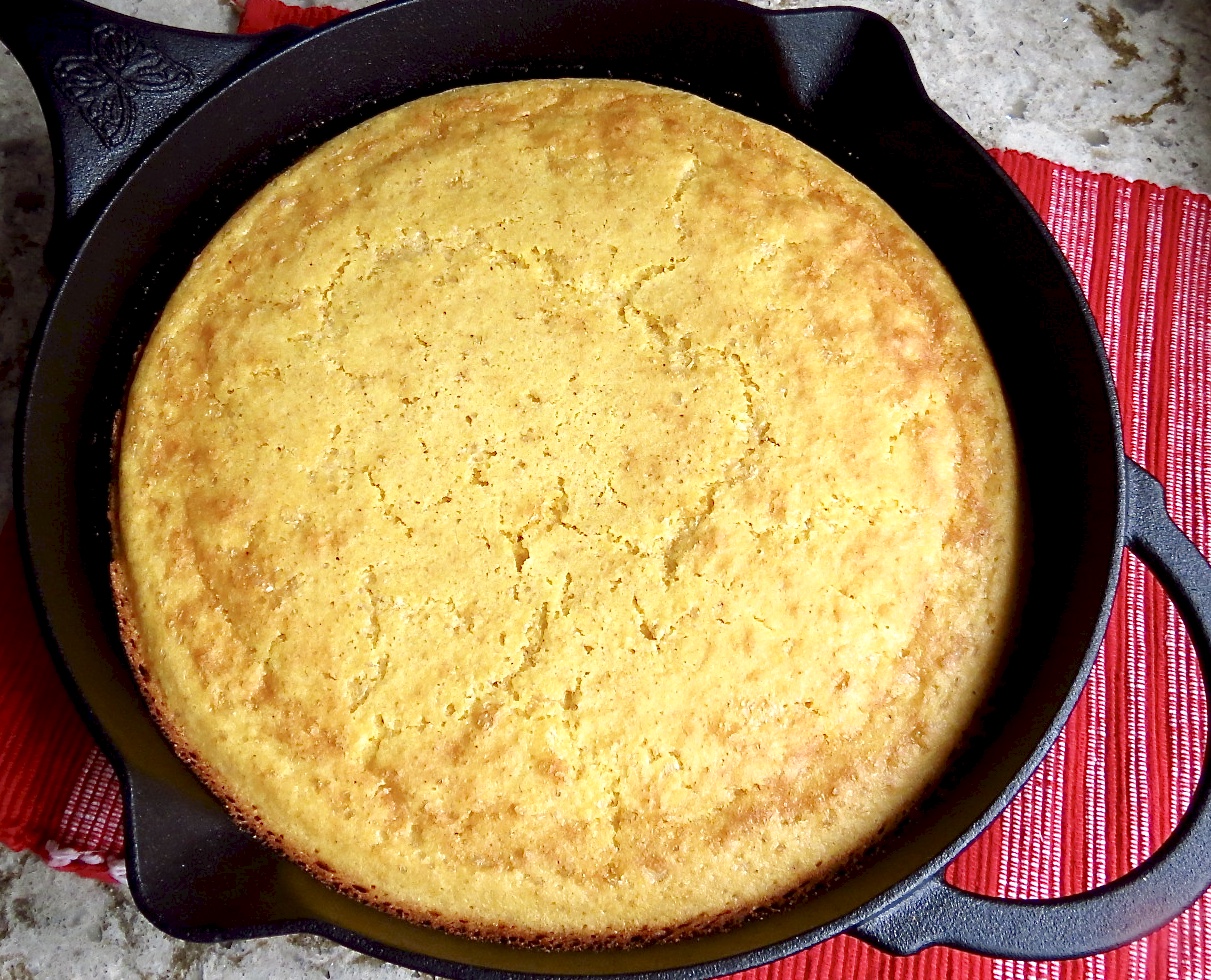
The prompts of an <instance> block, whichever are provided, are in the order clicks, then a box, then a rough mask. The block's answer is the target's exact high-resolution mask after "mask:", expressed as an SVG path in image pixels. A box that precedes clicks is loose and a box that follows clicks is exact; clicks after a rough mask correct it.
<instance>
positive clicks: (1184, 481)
mask: <svg viewBox="0 0 1211 980" xmlns="http://www.w3.org/2000/svg"><path fill="white" fill-rule="evenodd" d="M303 9H304V8H296V7H287V6H286V5H285V4H281V3H279V2H278V0H248V5H247V7H246V10H245V13H244V18H243V22H242V25H241V29H242V30H254V29H266V28H269V27H274V26H280V25H282V24H284V23H298V22H300V21H301V22H303V23H305V24H308V25H310V26H315V25H317V24H319V23H322V22H324V21H326V20H330V19H332V17H334V16H338V15H339V14H340V11H339V10H336V9H335V8H315V7H313V8H305V10H306V11H307V12H306V13H303V14H300V13H298V11H300V10H303ZM317 11H318V13H317ZM993 152H994V156H995V157H996V158H997V159H998V160H999V162H1000V163H1001V165H1002V166H1003V167H1004V168H1005V170H1006V171H1007V172H1008V173H1009V175H1010V176H1011V177H1012V178H1013V179H1014V180H1015V181H1016V182H1017V183H1018V185H1019V186H1020V187H1021V188H1022V190H1023V191H1024V192H1025V194H1026V196H1027V197H1028V198H1029V199H1030V200H1031V202H1032V203H1033V204H1034V206H1035V207H1036V209H1037V210H1038V211H1039V213H1040V214H1041V215H1042V216H1043V218H1044V220H1045V221H1046V223H1047V225H1048V227H1050V228H1051V230H1052V232H1053V234H1054V235H1055V236H1056V239H1057V240H1058V242H1059V244H1060V247H1061V248H1062V249H1063V251H1064V253H1065V255H1067V257H1068V259H1069V262H1070V263H1071V264H1072V266H1073V269H1074V270H1075V271H1076V274H1077V278H1078V280H1079V281H1080V283H1081V286H1082V288H1083V289H1084V290H1085V292H1086V295H1087V296H1088V297H1089V301H1090V305H1091V306H1092V308H1093V311H1094V314H1095V316H1096V317H1097V319H1098V322H1099V324H1100V325H1101V327H1102V331H1103V336H1104V339H1105V343H1106V348H1107V352H1108V354H1109V358H1110V363H1111V367H1112V369H1113V371H1114V375H1115V378H1116V381H1117V385H1118V391H1119V398H1120V400H1121V403H1122V411H1123V423H1124V434H1125V438H1126V444H1127V450H1128V452H1129V453H1130V454H1131V455H1132V456H1133V457H1134V458H1135V459H1137V460H1138V461H1140V462H1141V463H1143V464H1144V465H1145V466H1146V467H1147V468H1148V469H1149V470H1151V472H1153V473H1154V474H1155V475H1156V476H1157V477H1159V478H1160V480H1161V483H1162V484H1163V485H1164V486H1165V489H1166V499H1167V502H1168V506H1169V509H1170V512H1171V513H1172V514H1173V516H1174V518H1175V519H1176V521H1177V523H1178V525H1179V526H1181V527H1182V529H1183V530H1184V531H1185V532H1186V533H1187V534H1188V535H1190V536H1191V538H1192V539H1193V540H1194V542H1195V543H1196V544H1197V545H1198V546H1199V548H1200V549H1201V550H1202V551H1203V553H1204V554H1207V553H1211V520H1209V519H1208V518H1209V515H1208V507H1209V500H1211V497H1209V490H1211V485H1209V484H1211V445H1209V440H1211V404H1209V400H1211V380H1209V378H1211V198H1208V197H1206V196H1204V195H1199V194H1193V193H1191V192H1189V191H1183V190H1179V189H1175V188H1169V189H1162V188H1160V187H1157V186H1155V185H1153V184H1147V183H1143V182H1134V183H1131V182H1128V181H1125V180H1123V179H1121V178H1118V177H1112V176H1108V175H1105V174H1091V173H1085V172H1082V171H1077V170H1074V169H1072V168H1070V167H1064V166H1061V165H1058V164H1054V163H1051V162H1049V161H1046V160H1041V159H1039V158H1037V157H1033V156H1029V155H1026V154H1021V153H1016V152H1014V151H1004V150H1003V151H993ZM0 595H2V596H3V597H4V601H3V603H0V649H2V650H3V653H4V656H2V657H0V841H2V842H3V843H5V844H7V845H8V846H9V847H11V848H13V849H17V850H25V849H30V850H34V851H36V852H37V853H39V854H40V855H41V856H42V857H43V858H44V859H46V860H47V861H48V862H49V863H50V864H51V865H52V866H55V867H62V868H64V869H67V870H71V871H75V872H77V873H80V874H83V875H86V876H90V877H98V878H104V879H109V880H114V879H117V880H123V878H124V866H123V864H122V853H123V839H122V826H121V801H120V795H119V790H118V785H117V780H116V778H115V777H114V774H113V771H112V769H111V768H110V767H109V764H108V763H107V762H106V761H105V759H104V758H103V757H102V756H101V754H100V753H99V751H98V750H97V749H96V747H95V745H94V744H93V743H92V741H91V739H90V738H89V737H88V735H87V733H86V732H85V730H84V728H83V726H82V725H81V723H80V722H79V720H78V719H77V718H76V716H75V714H74V711H73V709H72V707H71V704H70V702H69V701H68V699H67V697H66V695H65V693H64V692H63V690H62V688H61V686H60V685H59V682H58V678H57V675H56V674H55V673H54V670H53V668H52V667H51V665H50V661H49V657H48V655H47V653H46V651H45V649H44V648H43V647H42V645H41V642H40V640H39V638H38V634H37V627H36V624H35V622H34V617H33V613H32V610H31V608H30V606H29V601H28V597H27V594H26V592H25V587H24V582H23V580H22V578H21V571H20V562H19V560H18V555H17V548H16V536H15V532H14V528H13V524H12V521H11V519H10V520H9V522H8V523H7V525H6V526H5V528H4V531H3V533H2V534H0ZM1206 726H1207V721H1206V704H1205V699H1204V697H1203V693H1202V688H1201V684H1200V682H1199V675H1198V666H1197V661H1196V658H1195V656H1194V653H1193V650H1192V649H1191V647H1190V645H1189V643H1188V641H1187V639H1186V635H1185V630H1184V628H1183V627H1182V624H1181V623H1180V621H1179V620H1178V619H1177V617H1176V615H1175V613H1174V611H1173V609H1172V607H1171V606H1170V605H1169V603H1168V601H1167V599H1166V598H1165V596H1164V594H1163V593H1162V592H1161V590H1160V589H1159V587H1158V586H1157V585H1156V583H1155V582H1154V581H1153V580H1152V578H1151V577H1150V575H1149V574H1147V573H1146V572H1145V571H1144V569H1143V567H1142V565H1141V564H1140V563H1139V562H1138V561H1136V560H1135V559H1134V558H1131V557H1128V558H1127V559H1126V560H1125V563H1124V575H1123V579H1122V581H1121V585H1120V589H1119V595H1118V599H1117V601H1116V604H1115V607H1114V612H1113V615H1112V619H1111V623H1110V628H1109V631H1108V634H1107V637H1106V641H1105V643H1104V645H1103V650H1102V654H1101V657H1100V658H1099V660H1098V663H1097V666H1096V667H1095V669H1094V672H1093V675H1092V678H1091V679H1090V682H1089V685H1088V687H1087V689H1086V691H1085V694H1084V696H1083V697H1082V698H1081V700H1080V702H1079V703H1078V705H1077V708H1076V710H1075V712H1074V714H1073V716H1072V719H1071V720H1070V722H1069V723H1068V725H1067V727H1066V728H1065V729H1064V732H1063V735H1062V736H1061V738H1060V739H1059V741H1058V742H1057V743H1056V745H1055V747H1054V748H1053V750H1052V751H1051V752H1050V754H1049V755H1048V756H1047V758H1046V760H1045V761H1044V763H1043V765H1042V767H1041V768H1040V769H1039V771H1038V772H1037V773H1036V774H1035V776H1034V778H1033V779H1032V780H1031V781H1030V782H1029V783H1028V784H1027V786H1026V787H1025V789H1024V790H1023V791H1022V793H1020V794H1019V796H1018V797H1017V799H1016V800H1015V801H1014V803H1013V804H1012V805H1011V806H1010V807H1009V808H1008V809H1007V810H1006V812H1005V813H1004V814H1003V815H1002V816H1001V818H1000V819H999V820H998V821H996V822H995V823H994V824H993V825H992V826H991V827H990V828H989V829H988V830H987V831H986V832H985V833H984V834H983V835H982V836H981V837H980V838H979V839H978V840H977V841H976V842H975V844H973V845H972V847H970V848H969V849H968V850H967V851H966V852H965V853H964V854H963V855H962V856H961V857H960V858H959V859H958V860H957V861H956V862H955V864H954V865H953V866H952V868H951V869H950V871H949V873H948V877H949V878H950V880H951V881H953V882H954V883H956V884H959V885H962V886H964V887H966V888H970V889H972V890H974V891H981V892H986V893H991V894H998V895H1003V896H1006V897H1018V898H1043V897H1050V896H1054V895H1062V894H1069V893H1072V892H1077V891H1081V890H1084V889H1087V888H1090V887H1093V886H1095V885H1097V884H1100V883H1102V882H1105V881H1108V880H1112V879H1114V878H1116V877H1118V876H1120V875H1121V874H1123V873H1125V872H1126V871H1127V870H1129V869H1130V868H1132V867H1134V866H1135V865H1136V864H1138V863H1139V862H1140V861H1141V860H1143V858H1144V857H1146V856H1147V855H1149V854H1151V853H1152V851H1153V850H1155V849H1156V847H1157V846H1159V844H1160V843H1161V842H1163V841H1164V839H1165V837H1166V836H1167V835H1168V833H1169V832H1170V830H1171V829H1172V827H1173V826H1174V825H1175V824H1176V823H1177V821H1178V819H1179V818H1180V816H1181V814H1182V813H1183V812H1184V809H1185V806H1186V804H1187V802H1188V801H1189V799H1190V796H1191V794H1192V792H1193V788H1194V784H1195V782H1196V780H1197V777H1198V772H1199V766H1200V764H1201V758H1202V746H1203V745H1204V744H1205V742H1206ZM1209 912H1211V905H1209V900H1208V898H1207V897H1204V898H1203V899H1202V900H1201V901H1200V902H1199V903H1197V904H1196V905H1195V906H1194V907H1193V908H1192V909H1190V910H1189V911H1188V912H1186V913H1185V914H1184V915H1183V916H1181V917H1180V918H1179V919H1178V920H1177V921H1176V922H1174V923H1173V924H1171V925H1170V926H1169V927H1167V928H1165V929H1162V930H1160V931H1159V932H1157V933H1155V934H1153V935H1152V936H1149V937H1147V938H1146V939H1143V940H1140V941H1139V942H1137V943H1134V944H1132V945H1131V946H1128V947H1125V948H1124V949H1121V950H1116V951H1112V952H1110V953H1106V954H1103V955H1100V956H1094V957H1089V958H1087V959H1082V960H1073V961H1069V962H1065V963H1016V962H1011V961H1006V960H996V959H988V958H983V957H977V956H972V955H970V954H965V953H959V952H955V951H953V950H947V949H931V950H926V951H925V952H923V953H920V954H918V955H916V956H911V957H904V958H897V957H891V956H887V955H885V954H883V953H879V952H877V951H876V950H873V949H871V948H870V947H868V946H866V945H864V944H862V943H860V942H858V941H857V940H854V939H850V938H849V937H844V936H843V937H840V938H838V939H835V940H832V941H830V942H827V943H824V944H821V945H820V946H817V947H816V948H814V949H812V950H809V951H807V952H806V953H803V954H800V955H798V956H794V957H790V958H789V959H786V960H783V961H781V962H780V963H777V964H774V965H771V966H768V967H763V968H761V969H758V970H753V971H749V972H748V973H747V974H743V976H744V977H746V980H807V978H833V977H882V978H889V980H890V978H897V980H898V978H921V980H926V978H929V980H932V978H936V977H963V978H985V977H987V978H1000V977H1022V978H1027V977H1048V978H1051V977H1056V978H1061V977H1062V978H1069V977H1072V978H1077V977H1080V978H1085V977H1089V978H1102V977H1110V978H1119V977H1124V978H1125V977H1169V978H1174V980H1192V978H1204V977H1211V943H1209V942H1208V939H1209V936H1208V926H1209V924H1211V918H1209Z"/></svg>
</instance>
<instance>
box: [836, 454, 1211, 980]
mask: <svg viewBox="0 0 1211 980" xmlns="http://www.w3.org/2000/svg"><path fill="white" fill-rule="evenodd" d="M1126 543H1127V547H1129V548H1130V549H1131V550H1132V551H1133V552H1135V554H1137V555H1138V556H1139V557H1140V558H1141V559H1142V560H1143V561H1144V563H1145V564H1146V565H1147V566H1148V568H1149V569H1151V570H1152V572H1153V574H1155V575H1156V577H1157V579H1158V580H1159V581H1160V582H1161V584H1162V585H1163V586H1164V588H1165V591H1166V592H1167V593H1168V594H1169V597H1170V598H1171V599H1172V600H1173V603H1174V605H1175V606H1176V607H1177V610H1178V612H1179V613H1180V614H1181V617H1182V620H1183V621H1184V622H1185V624H1186V628H1187V630H1188V631H1189V634H1190V639H1191V641H1192V642H1193V644H1194V648H1195V650H1196V651H1197V653H1198V659H1199V665H1200V667H1201V670H1202V677H1203V685H1204V687H1205V688H1207V689H1208V691H1209V693H1211V566H1209V565H1208V564H1207V561H1206V559H1205V558H1203V556H1202V555H1201V554H1200V553H1199V552H1198V549H1197V548H1195V547H1194V545H1193V544H1192V543H1191V542H1190V540H1189V539H1188V538H1187V537H1186V536H1185V535H1184V534H1183V533H1182V532H1181V531H1180V530H1179V529H1178V527H1177V525H1176V524H1174V523H1173V519H1172V518H1171V517H1170V516H1169V514H1168V512H1167V511H1166V510H1165V498H1164V494H1163V492H1162V490H1161V485H1160V484H1159V483H1158V482H1157V481H1156V479H1155V478H1153V477H1152V476H1151V475H1150V474H1149V473H1148V472H1147V471H1146V470H1144V469H1143V468H1142V467H1141V466H1139V465H1138V464H1136V463H1134V462H1133V461H1131V460H1127V542H1126ZM1208 756H1211V750H1209V751H1208V752H1207V754H1206V755H1205V756H1204V762H1203V771H1202V773H1201V774H1200V777H1199V782H1198V786H1197V787H1196V789H1195V791H1194V796H1193V798H1192V799H1191V801H1190V806H1189V809H1188V810H1187V812H1186V815H1185V816H1184V817H1183V818H1182V820H1181V822H1180V823H1179V824H1178V825H1177V827H1176V828H1175V829H1174V831H1173V834H1172V836H1171V837H1170V838H1169V839H1168V840H1167V841H1165V843H1164V845H1163V846H1162V847H1161V848H1160V849H1159V850H1157V851H1156V853H1155V854H1153V855H1152V857H1150V858H1149V859H1148V860H1147V861H1145V862H1144V863H1143V864H1141V865H1140V866H1139V867H1138V868H1136V869H1135V870H1134V871H1132V872H1130V873H1129V874H1127V875H1124V876H1123V877H1122V878H1119V879H1118V880H1117V881H1112V882H1110V883H1109V884H1106V885H1103V886H1102V887H1100V888H1095V889H1093V890H1092V891H1089V892H1086V893H1084V894H1081V895H1072V896H1069V897H1066V898H1055V899H1047V900H1041V901H1013V900H1008V899H1002V898H989V897H986V896H983V895H974V894H972V893H970V892H965V891H962V890H961V889H958V888H955V887H954V886H953V885H949V884H947V883H946V882H945V881H944V880H943V879H942V877H941V875H939V876H937V877H934V878H931V879H929V880H927V881H926V882H925V883H924V884H923V885H922V886H921V887H919V888H917V889H915V890H914V891H912V892H910V893H909V894H908V895H906V896H905V897H904V898H903V899H901V900H900V901H898V902H896V903H895V904H894V905H892V906H891V907H890V908H888V909H886V910H884V911H883V912H881V913H879V914H878V915H876V916H875V917H874V918H872V919H869V920H867V921H866V922H864V923H863V924H862V925H861V926H860V927H858V928H856V929H854V930H852V931H853V933H854V934H855V935H856V936H858V938H860V939H863V940H865V941H867V942H869V943H871V944H872V945H874V946H877V947H879V948H880V949H883V950H885V951H887V952H891V953H897V954H901V955H906V954H909V953H916V952H918V951H920V950H922V949H924V948H925V947H926V946H933V945H936V944H942V945H945V946H953V947H955V948H958V949H964V950H968V951H969V952H973V953H982V954H984V955H986V956H1001V957H1009V958H1013V959H1034V960H1058V959H1071V958H1073V957H1078V956H1089V955H1092V954H1094V953H1100V952H1104V951H1105V950H1108V949H1114V948H1115V947H1118V946H1123V945H1125V944H1127V943H1130V942H1134V941H1135V940H1136V939H1139V938H1141V937H1142V936H1146V935H1148V934H1149V933H1151V932H1154V931H1156V930H1157V929H1159V928H1161V927H1162V926H1164V925H1165V924H1167V923H1168V922H1170V921H1171V920H1173V919H1175V918H1177V916H1178V915H1180V914H1181V913H1182V912H1184V911H1185V910H1186V909H1187V908H1188V907H1189V906H1191V905H1193V904H1194V903H1195V902H1196V901H1198V899H1199V897H1200V896H1201V895H1202V894H1203V892H1205V891H1206V890H1207V889H1208V888H1211V779H1209V778H1208V769H1207V758H1208Z"/></svg>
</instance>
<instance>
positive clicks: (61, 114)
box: [0, 0, 305, 273]
mask: <svg viewBox="0 0 1211 980" xmlns="http://www.w3.org/2000/svg"><path fill="white" fill-rule="evenodd" d="M304 33H305V32H304V31H301V30H299V29H297V28H285V29H282V30H278V31H272V32H270V33H267V34H263V35H247V36H238V35H228V34H207V33H203V32H200V31H188V30H183V29H181V28H176V27H166V26H164V25H161V24H152V23H149V22H147V21H143V20H138V19H136V18H133V17H126V16H124V15H122V14H118V13H114V12H113V11H110V10H104V9H102V8H100V7H95V6H93V5H92V4H89V3H84V2H82V0H37V2H35V3H21V4H12V5H9V6H8V7H6V8H5V11H4V16H3V17H2V18H0V42H3V43H4V45H5V46H6V47H7V48H8V49H9V50H10V51H12V53H13V55H14V56H15V57H16V58H17V60H18V61H19V62H20V63H21V67H22V68H23V69H25V72H26V74H27V75H29V78H30V81H31V82H33V85H34V90H35V92H37V95H38V101H39V102H40V103H41V104H42V111H43V113H44V115H45V116H46V123H47V128H48V129H49V130H50V138H51V149H52V154H53V158H54V165H55V214H54V224H53V226H52V230H51V239H50V244H48V245H47V249H46V251H47V263H48V265H49V266H50V267H51V269H52V271H54V272H56V273H59V272H62V270H63V268H64V267H65V265H66V263H67V261H68V259H70V257H71V254H72V253H73V252H74V250H75V248H76V246H77V245H78V244H79V243H80V241H81V240H82V239H83V237H84V235H85V234H86V233H87V230H88V228H89V227H90V226H91V224H92V222H93V220H94V219H95V217H96V215H97V214H98V213H99V211H100V209H101V207H102V206H103V205H104V202H105V200H106V199H107V198H108V196H109V195H108V194H107V193H106V189H107V188H108V187H109V186H111V185H112V184H113V183H114V182H115V181H116V179H117V178H118V177H119V176H120V175H121V173H122V171H123V170H124V169H125V168H127V167H128V166H130V165H132V164H133V163H134V162H135V161H137V159H138V157H139V155H140V153H141V151H142V150H143V149H144V148H145V147H148V146H150V145H154V138H155V137H156V135H157V134H158V133H159V132H161V131H162V130H163V129H164V128H165V127H166V126H167V124H168V123H169V122H170V121H171V120H172V119H173V118H174V117H175V116H177V115H178V114H179V113H180V112H181V111H182V110H183V109H185V108H187V106H188V105H189V104H190V103H192V102H194V101H196V100H197V99H199V97H201V96H202V95H204V93H206V92H207V91H209V90H210V89H211V88H213V87H214V86H216V84H217V83H218V82H220V81H221V80H222V79H223V78H224V76H226V75H227V74H228V73H229V72H230V71H231V70H232V69H233V68H235V67H236V66H237V65H242V64H245V63H247V62H248V61H249V60H250V59H254V58H258V59H259V58H264V57H266V56H267V55H269V54H271V53H273V52H274V51H277V50H279V49H281V48H282V47H284V46H285V45H286V44H288V43H289V42H290V41H291V40H293V39H295V38H296V37H298V36H301V35H302V34H304ZM250 109H251V110H252V111H255V108H254V107H250Z"/></svg>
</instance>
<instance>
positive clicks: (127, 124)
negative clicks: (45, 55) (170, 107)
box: [54, 24, 193, 146]
mask: <svg viewBox="0 0 1211 980" xmlns="http://www.w3.org/2000/svg"><path fill="white" fill-rule="evenodd" d="M91 47H92V53H91V54H87V55H68V56H66V57H63V58H60V59H59V60H58V61H57V62H55V68H54V76H55V82H56V83H58V85H59V87H60V88H61V89H62V90H63V91H64V92H65V93H66V94H67V96H68V98H70V99H71V100H72V102H74V103H75V104H76V106H77V107H78V108H79V110H80V113H81V114H82V115H83V116H84V118H85V119H86V120H87V121H88V123H89V125H90V126H92V128H93V129H94V130H96V133H97V135H98V136H99V137H100V138H101V142H102V143H104V144H105V145H106V146H120V145H121V144H122V143H124V142H126V140H127V139H128V138H129V137H130V133H131V130H132V128H133V127H134V120H135V115H136V109H135V104H134V101H133V100H132V98H131V94H132V93H133V92H176V91H178V90H180V89H183V88H185V87H186V86H187V85H189V84H190V83H191V82H192V81H193V73H192V72H191V71H190V70H189V69H188V68H186V67H185V66H184V65H180V64H178V63H177V62H175V61H173V60H172V59H171V58H169V57H168V56H167V55H165V54H163V53H162V52H160V51H157V50H156V49H155V48H153V47H152V46H151V45H149V44H148V43H147V42H146V41H144V40H142V39H141V38H139V37H137V36H135V35H134V34H131V33H130V32H129V31H125V30H123V29H122V28H120V27H117V26H115V25H113V24H102V25H101V26H100V27H98V28H97V29H96V30H94V31H93V33H92V38H91Z"/></svg>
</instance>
